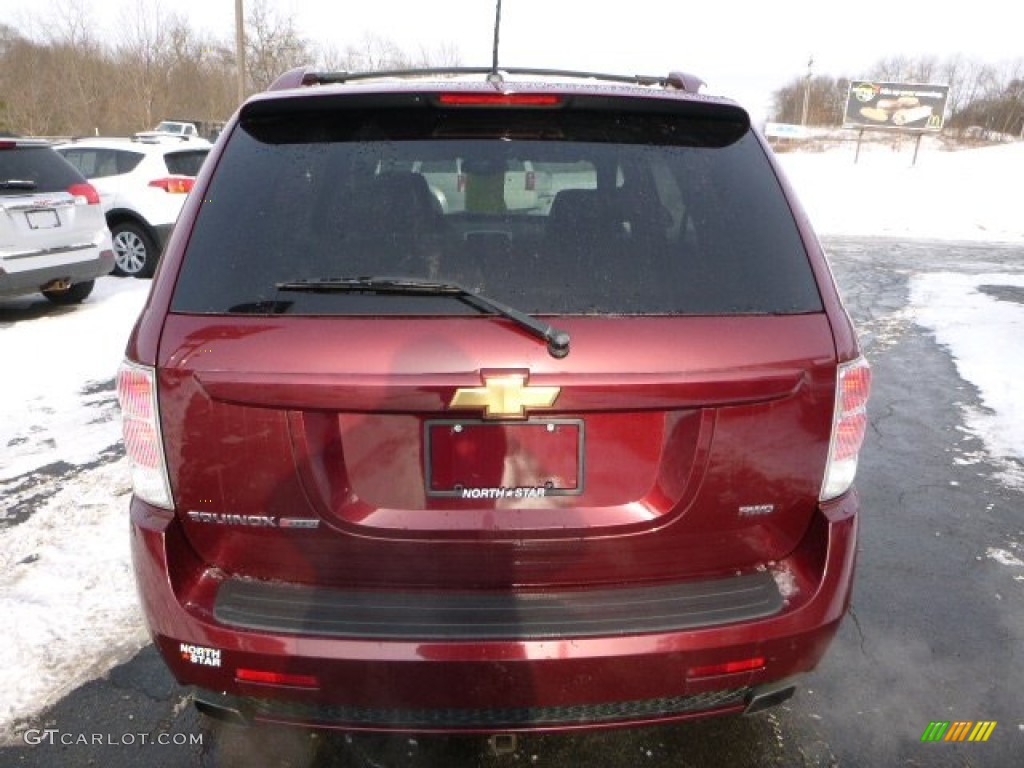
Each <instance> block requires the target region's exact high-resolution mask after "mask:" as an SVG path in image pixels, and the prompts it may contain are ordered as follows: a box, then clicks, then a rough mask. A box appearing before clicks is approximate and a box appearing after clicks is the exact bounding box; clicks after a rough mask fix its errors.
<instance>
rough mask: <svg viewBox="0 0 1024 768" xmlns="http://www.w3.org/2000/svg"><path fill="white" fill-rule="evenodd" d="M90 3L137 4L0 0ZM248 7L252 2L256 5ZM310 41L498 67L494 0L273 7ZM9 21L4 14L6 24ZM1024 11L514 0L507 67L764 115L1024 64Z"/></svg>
mask: <svg viewBox="0 0 1024 768" xmlns="http://www.w3.org/2000/svg"><path fill="white" fill-rule="evenodd" d="M76 1H77V2H84V4H85V5H86V7H88V8H89V9H90V12H91V13H92V14H94V18H95V23H96V24H97V25H100V26H102V27H103V28H104V29H105V32H106V34H116V24H117V16H118V9H124V8H131V7H133V5H134V3H135V2H136V1H137V0H42V1H40V0H0V2H2V4H3V5H4V6H5V7H7V8H11V9H12V11H13V12H14V13H12V18H15V19H17V18H19V16H20V14H21V13H24V12H25V9H29V8H33V9H36V13H38V9H39V8H40V7H43V8H45V7H47V4H48V3H52V2H63V3H67V2H72V3H73V2H76ZM141 2H144V3H152V2H162V5H163V7H164V9H166V10H172V11H174V12H176V13H181V14H183V15H184V16H185V17H186V18H187V19H188V20H189V21H190V22H191V23H192V24H193V25H195V26H197V27H201V28H203V29H205V30H207V31H210V32H213V33H214V34H216V35H217V36H219V37H221V38H224V39H228V40H233V39H234V8H235V0H141ZM245 2H246V3H247V4H248V3H250V2H253V0H245ZM267 2H268V3H269V5H270V7H271V8H273V9H274V10H275V11H279V12H281V13H290V14H293V15H294V17H295V19H296V23H297V26H298V28H299V31H300V33H301V34H302V35H304V36H305V37H307V38H309V39H310V40H312V41H314V42H318V43H331V44H333V45H334V46H335V47H336V48H338V49H344V48H345V46H346V45H347V44H349V43H358V42H359V41H360V39H361V38H363V36H364V35H365V34H367V33H372V34H375V35H378V36H380V37H386V38H389V39H391V40H393V41H395V42H396V43H397V44H398V45H399V46H400V47H401V48H402V49H403V50H407V51H409V52H414V51H417V50H418V49H419V48H420V46H421V45H422V46H425V47H427V48H428V49H429V48H436V47H437V46H439V45H441V44H452V45H454V46H455V47H456V48H457V50H458V51H459V53H460V56H461V59H462V63H463V64H465V65H467V66H469V65H489V64H490V61H491V44H492V34H493V23H494V2H493V0H433V2H430V1H429V0H360V1H359V2H354V1H353V0H333V2H329V1H324V0H301V1H300V0H267ZM6 15H7V14H6V13H4V14H2V16H6ZM1022 27H1024V11H1022V10H1021V9H1020V6H1018V5H1017V4H1016V3H1012V2H1007V0H972V2H970V3H962V4H959V5H957V6H952V7H951V6H948V5H947V6H945V7H940V5H939V4H936V3H934V2H918V1H917V0H858V2H849V3H830V2H823V0H775V2H766V1H765V0H756V1H753V0H733V1H732V2H722V1H721V0H717V1H716V0H702V1H701V2H682V1H680V0H676V1H675V2H668V1H666V0H626V1H625V2H614V1H613V2H600V1H595V0H503V3H502V33H501V54H500V61H501V63H503V64H505V65H507V66H530V67H533V66H540V67H559V68H565V69H589V70H595V71H604V72H617V73H628V74H636V73H639V74H662V73H666V72H668V71H669V70H672V69H680V70H684V71H689V72H693V73H694V74H697V75H700V76H701V77H702V78H703V79H704V80H706V81H707V82H708V85H709V87H708V89H707V90H708V91H709V92H712V93H717V94H724V95H728V96H732V97H733V98H736V99H737V100H739V101H740V102H741V103H743V104H744V105H745V106H747V107H748V108H749V109H751V110H752V111H755V112H764V111H766V109H767V106H768V104H769V103H770V99H771V94H772V92H773V91H775V90H777V89H778V88H780V87H782V86H783V85H785V84H787V83H788V82H790V81H791V80H792V79H793V78H794V77H800V76H802V75H804V74H805V73H806V71H807V61H808V59H809V58H810V57H811V56H813V57H814V62H815V63H814V72H815V73H816V74H827V75H831V76H835V77H840V76H848V77H854V78H855V77H860V76H863V75H864V74H866V72H867V70H868V69H870V68H871V66H872V65H873V64H875V63H876V62H877V61H878V60H879V59H881V58H883V57H889V56H895V55H901V54H902V55H905V56H908V57H920V56H923V55H933V56H936V57H938V58H940V59H941V58H945V57H947V56H950V55H953V54H956V53H961V54H963V55H965V56H967V57H970V58H976V59H980V60H984V61H988V62H990V63H994V64H1000V63H1007V62H1010V61H1012V60H1019V59H1024V38H1022V35H1021V34H1020V30H1021V28H1022Z"/></svg>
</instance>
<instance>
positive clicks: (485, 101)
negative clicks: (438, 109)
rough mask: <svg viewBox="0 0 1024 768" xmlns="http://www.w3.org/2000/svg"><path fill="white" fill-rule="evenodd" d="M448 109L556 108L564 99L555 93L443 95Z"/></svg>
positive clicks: (442, 97)
mask: <svg viewBox="0 0 1024 768" xmlns="http://www.w3.org/2000/svg"><path fill="white" fill-rule="evenodd" d="M438 100H439V101H440V102H441V103H442V104H443V105H445V106H446V107H451V106H454V107H554V106H558V105H559V104H561V103H562V97H561V96H556V95H555V94H553V93H442V94H441V95H440V96H439V97H438Z"/></svg>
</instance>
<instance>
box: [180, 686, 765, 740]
mask: <svg viewBox="0 0 1024 768" xmlns="http://www.w3.org/2000/svg"><path fill="white" fill-rule="evenodd" d="M750 693H751V689H750V688H735V689H730V690H724V691H710V692H707V693H697V694H692V695H689V696H668V697H664V698H658V699H642V700H639V701H614V702H607V703H601V704H567V705H560V706H559V705H555V706H534V707H494V708H486V709H484V708H465V709H463V708H454V707H449V708H437V709H415V708H407V707H358V706H344V705H318V704H305V703H299V702H289V701H276V700H275V701H272V700H268V699H253V698H242V697H238V696H232V695H230V694H224V693H214V692H212V691H203V690H197V691H196V693H195V696H194V700H195V702H196V706H197V707H199V708H200V710H201V711H202V712H204V713H205V714H208V715H211V716H213V717H217V716H218V714H217V713H218V712H223V713H225V715H226V717H225V718H224V719H230V720H231V721H232V722H244V723H250V722H252V721H255V720H272V721H276V722H281V721H284V722H292V723H301V724H304V725H314V726H315V725H321V726H327V727H332V726H333V727H346V726H347V727H351V728H360V727H362V728H375V729H389V730H390V729H395V730H410V729H412V730H423V731H430V730H472V729H505V728H508V729H518V728H523V729H529V728H544V727H557V726H570V725H589V724H602V723H604V724H609V723H629V722H638V721H651V720H657V719H661V718H673V717H678V716H680V715H688V714H692V713H699V712H708V713H710V712H712V711H714V710H724V709H727V708H730V707H739V706H742V705H743V703H744V702H745V701H746V699H747V698H748V697H749V695H750Z"/></svg>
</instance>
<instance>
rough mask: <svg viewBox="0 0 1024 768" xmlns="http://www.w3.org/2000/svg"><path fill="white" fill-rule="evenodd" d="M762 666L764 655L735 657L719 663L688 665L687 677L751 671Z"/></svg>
mask: <svg viewBox="0 0 1024 768" xmlns="http://www.w3.org/2000/svg"><path fill="white" fill-rule="evenodd" d="M763 667H764V656H753V657H751V658H749V659H737V660H735V661H726V662H723V663H721V664H705V665H704V666H702V667H690V669H689V671H688V673H687V677H715V676H716V675H731V674H734V673H736V672H753V671H754V670H755V669H762V668H763Z"/></svg>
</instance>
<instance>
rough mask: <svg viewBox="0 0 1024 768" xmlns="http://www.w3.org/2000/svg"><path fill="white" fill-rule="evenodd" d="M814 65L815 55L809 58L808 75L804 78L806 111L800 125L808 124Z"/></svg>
mask: <svg viewBox="0 0 1024 768" xmlns="http://www.w3.org/2000/svg"><path fill="white" fill-rule="evenodd" d="M813 66H814V56H813V55H812V56H811V58H809V59H808V60H807V77H805V78H804V111H803V115H802V116H801V117H800V125H807V112H808V110H809V109H810V106H811V67H813Z"/></svg>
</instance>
